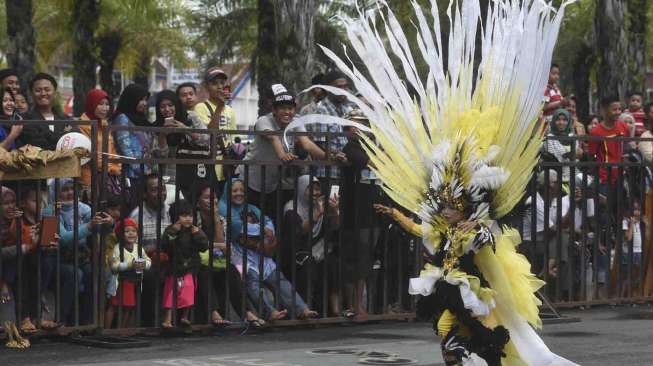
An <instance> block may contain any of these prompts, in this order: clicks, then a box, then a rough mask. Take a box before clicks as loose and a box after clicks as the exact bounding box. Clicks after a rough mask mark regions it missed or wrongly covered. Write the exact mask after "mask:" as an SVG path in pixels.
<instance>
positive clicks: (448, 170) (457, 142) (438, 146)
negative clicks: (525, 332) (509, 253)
mask: <svg viewBox="0 0 653 366" xmlns="http://www.w3.org/2000/svg"><path fill="white" fill-rule="evenodd" d="M380 3H381V4H385V3H384V2H380ZM567 4H568V2H564V3H563V4H562V6H561V7H560V8H559V9H558V10H557V11H556V10H555V9H553V8H552V7H551V6H550V5H549V4H547V3H546V2H545V1H543V0H493V1H489V5H488V8H487V12H486V17H485V21H484V22H483V19H482V17H481V9H480V5H479V1H478V0H459V1H451V3H450V4H449V7H448V8H447V11H446V14H447V17H448V20H449V27H448V28H449V39H448V43H447V49H446V50H445V49H444V45H443V42H442V39H441V34H442V32H441V28H440V14H439V10H438V6H437V2H436V1H435V0H431V9H430V17H429V16H427V15H426V14H424V12H423V11H422V8H421V6H420V5H418V4H417V2H416V1H412V5H413V8H414V12H415V17H414V22H415V24H416V28H417V39H416V41H417V48H418V49H417V50H413V49H411V47H409V43H408V40H407V37H406V35H405V33H404V31H403V29H402V27H401V26H400V24H399V22H398V20H397V19H396V17H395V15H394V14H393V13H392V11H390V10H389V9H386V11H382V9H377V10H374V11H371V12H367V13H364V12H362V11H360V10H359V14H358V17H357V19H346V20H345V23H346V30H347V35H348V38H349V40H350V43H351V45H352V47H353V50H354V51H355V52H356V53H357V54H358V56H359V58H360V59H361V60H362V61H363V64H364V65H365V67H366V69H367V70H366V73H365V74H364V73H363V72H362V71H361V70H359V69H357V68H356V67H355V66H353V63H352V62H345V61H344V60H342V59H340V58H339V57H338V56H336V55H335V54H334V53H333V52H332V51H331V50H329V49H327V48H324V47H323V48H322V50H323V51H324V52H325V53H326V54H327V55H328V56H329V57H330V58H331V59H332V60H333V61H334V62H335V64H336V65H337V66H338V67H339V68H340V70H342V71H343V72H344V73H345V74H346V75H347V76H348V77H349V78H350V79H351V80H352V82H353V85H354V86H355V89H356V90H357V91H358V92H359V93H360V95H362V96H363V97H364V100H365V101H363V100H362V99H359V98H357V97H356V96H354V95H352V94H351V93H349V92H347V91H345V90H342V89H338V88H334V87H330V86H325V85H319V86H316V87H320V88H323V89H325V90H327V91H328V92H330V93H332V94H335V95H346V96H347V97H348V99H349V100H350V101H353V102H354V103H356V104H357V105H358V107H359V108H360V109H361V110H362V111H363V112H364V113H365V114H366V115H367V117H368V118H369V120H370V122H371V132H372V133H373V135H374V140H375V141H374V142H372V141H371V140H370V139H369V138H368V137H366V136H365V135H362V139H363V141H365V144H364V145H365V149H366V150H367V152H368V154H369V156H370V160H371V162H372V164H371V167H372V169H374V170H375V172H376V174H377V175H378V177H379V178H380V179H381V181H382V182H383V184H384V190H385V191H386V192H387V194H388V195H389V196H390V197H391V198H392V199H393V200H394V201H395V202H396V203H397V204H399V205H401V206H403V207H404V208H406V209H408V210H410V211H412V212H415V213H417V214H418V215H419V216H420V217H421V218H422V219H423V220H424V221H425V222H426V223H432V224H435V223H436V222H437V221H438V220H440V219H441V218H439V217H438V216H439V215H438V212H439V210H440V209H441V207H442V205H443V204H447V205H451V204H453V205H460V204H463V205H466V206H465V207H467V208H471V210H470V211H469V213H470V215H471V216H473V217H476V218H487V217H491V218H495V219H496V218H500V217H502V216H504V215H506V214H507V213H508V212H510V211H511V210H512V209H513V208H514V206H515V205H516V204H517V203H518V202H519V201H520V200H521V198H522V196H523V194H524V191H525V187H526V184H527V183H528V181H529V180H530V177H531V172H532V170H533V168H534V166H535V164H536V161H537V156H538V152H539V149H540V145H541V140H540V139H539V138H532V136H533V135H534V132H535V131H534V129H535V128H536V125H537V118H538V116H539V113H540V111H541V108H542V101H543V97H542V95H543V90H544V89H545V87H546V83H547V80H548V72H549V67H550V63H551V56H552V52H553V48H554V45H555V42H556V39H557V36H558V30H559V27H560V22H561V19H562V16H563V11H564V8H565V7H566V6H567ZM381 7H386V8H387V5H385V6H383V5H379V8H381ZM379 10H381V11H379ZM477 38H480V40H481V49H480V50H478V51H477V50H476V45H477V42H476V41H477ZM415 53H416V56H414V54H415ZM477 54H480V60H479V59H475V55H477ZM416 57H421V58H422V60H423V61H424V62H425V63H426V64H427V65H428V74H427V75H420V74H419V73H418V70H417V67H416V62H415V58H416ZM445 60H446V62H445ZM349 61H351V60H349ZM397 61H398V63H397ZM350 65H351V66H350ZM475 68H476V72H475ZM366 75H367V76H366ZM307 90H308V89H307ZM409 90H410V92H409ZM413 96H414V97H413ZM321 119H322V120H323V116H306V117H302V118H300V119H299V120H298V121H296V122H293V123H292V124H291V126H289V127H292V126H293V125H296V124H302V123H313V122H316V121H320V120H321ZM331 122H333V119H331V120H329V123H331ZM341 123H343V124H350V122H341ZM446 201H451V202H446ZM459 207H460V206H459Z"/></svg>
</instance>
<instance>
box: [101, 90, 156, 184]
mask: <svg viewBox="0 0 653 366" xmlns="http://www.w3.org/2000/svg"><path fill="white" fill-rule="evenodd" d="M148 96H149V93H148V92H147V90H146V89H145V88H143V87H142V86H140V85H137V84H130V85H128V86H127V87H126V88H125V89H124V90H123V91H122V94H121V95H120V99H119V100H118V107H117V108H116V112H115V113H114V114H115V117H114V119H113V124H114V125H115V126H129V127H160V126H161V125H157V123H156V122H154V123H153V122H150V121H149V120H148V118H147V99H148ZM115 139H116V144H117V147H118V151H119V152H120V154H121V155H125V156H128V157H130V158H135V159H150V158H162V157H167V156H168V143H167V141H166V136H165V135H164V134H156V133H152V132H148V131H127V130H121V131H115ZM123 169H125V174H126V175H127V177H128V178H129V179H133V180H138V179H139V178H140V177H141V175H142V174H143V173H144V174H145V175H148V174H150V173H151V172H152V169H151V167H149V166H145V171H144V172H141V168H140V165H139V164H130V165H125V166H123Z"/></svg>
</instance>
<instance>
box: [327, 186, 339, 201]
mask: <svg viewBox="0 0 653 366" xmlns="http://www.w3.org/2000/svg"><path fill="white" fill-rule="evenodd" d="M339 193H340V186H336V185H333V186H331V192H329V198H334V197H336V196H337V195H338V194H339Z"/></svg>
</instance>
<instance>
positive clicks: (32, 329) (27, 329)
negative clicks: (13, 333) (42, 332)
mask: <svg viewBox="0 0 653 366" xmlns="http://www.w3.org/2000/svg"><path fill="white" fill-rule="evenodd" d="M36 331H37V329H36V326H35V325H34V323H32V321H31V320H30V319H23V321H22V322H20V332H21V333H24V334H33V333H36Z"/></svg>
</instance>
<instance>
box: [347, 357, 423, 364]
mask: <svg viewBox="0 0 653 366" xmlns="http://www.w3.org/2000/svg"><path fill="white" fill-rule="evenodd" d="M358 363H359V364H360V365H414V364H416V363H417V361H416V360H411V359H410V358H398V357H388V358H373V357H364V358H360V359H359V360H358Z"/></svg>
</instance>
